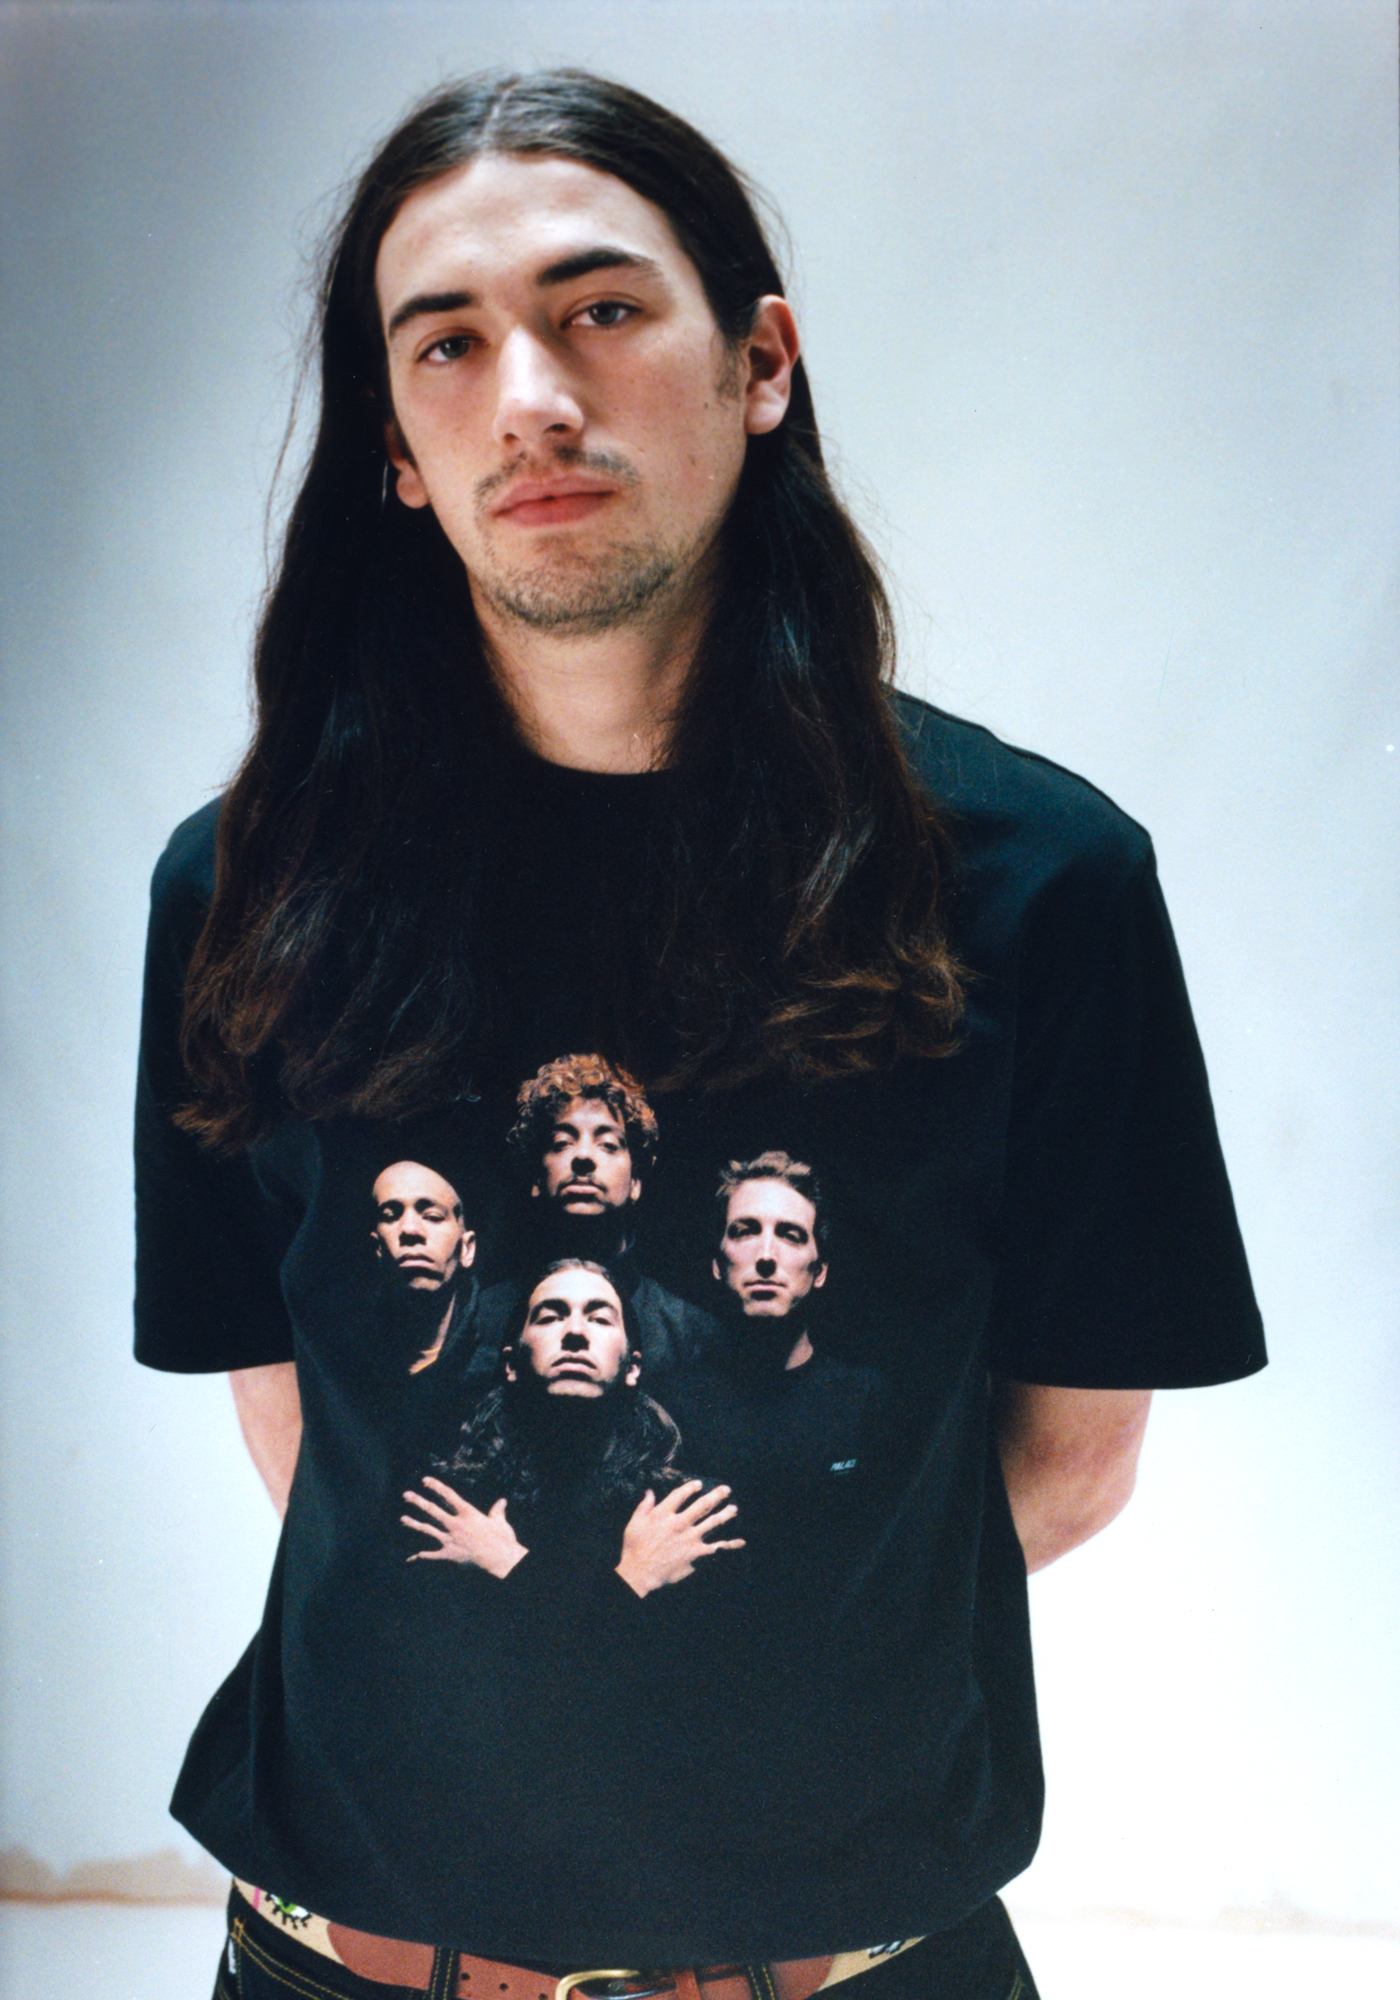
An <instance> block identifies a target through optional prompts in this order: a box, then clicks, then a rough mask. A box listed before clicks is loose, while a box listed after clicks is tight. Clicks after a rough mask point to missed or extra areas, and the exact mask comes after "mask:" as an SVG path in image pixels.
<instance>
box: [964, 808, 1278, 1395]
mask: <svg viewBox="0 0 1400 2000" xmlns="http://www.w3.org/2000/svg"><path fill="white" fill-rule="evenodd" d="M1052 903H1053V899H1052ZM1073 929H1074V933H1075V936H1076V951H1080V950H1082V947H1083V940H1084V932H1083V928H1082V924H1081V923H1080V922H1079V921H1078V920H1076V923H1075V925H1074V926H1073ZM1053 930H1054V924H1053V909H1052V910H1051V911H1050V912H1049V913H1042V916H1041V920H1040V937H1039V941H1038V943H1037V944H1036V945H1035V947H1034V948H1033V949H1030V950H1028V952H1027V955H1026V959H1025V963H1024V967H1023V978H1024V984H1025V992H1024V994H1023V997H1022V1001H1021V1004H1020V1007H1019V1009H1018V1033H1017V1057H1016V1067H1015V1076H1014V1082H1013V1094H1012V1111H1011V1123H1010V1132H1009V1140H1008V1153H1007V1173H1006V1182H1005V1194H1004V1201H1003V1204H1002V1209H1001V1214H1000V1218H999V1225H998V1230H997V1260H998V1281H997V1290H996V1296H995V1302H994V1308H993V1318H992V1347H991V1352H992V1359H993V1367H994V1369H995V1370H996V1372H998V1373H1000V1374H1004V1375H1008V1376H1011V1377H1013V1378H1015V1379H1018V1380H1021V1381H1027V1382H1040V1383H1048V1384H1055V1385H1060V1386H1063V1387H1071V1388H1119V1389H1153V1388H1161V1389H1166V1388H1185V1387H1190V1386H1195V1385H1204V1384H1207V1383H1212V1382H1224V1381H1230V1380H1233V1379H1235V1378H1236V1377H1239V1376H1242V1375H1248V1374H1251V1373H1253V1372H1254V1370H1256V1369H1258V1368H1262V1367H1263V1366H1264V1362H1265V1353H1264V1342H1263V1332H1262V1328H1261V1325H1260V1319H1259V1312H1258V1308H1257V1306H1256V1304H1255V1301H1254V1293H1253V1289H1252V1286H1251V1284H1250V1278H1249V1270H1248V1266H1247V1263H1246V1260H1245V1253H1244V1246H1243V1244H1242V1243H1241V1241H1240V1234H1239V1228H1238V1225H1237V1222H1236V1219H1235V1209H1234V1202H1233V1199H1232V1197H1231V1193H1230V1185H1229V1181H1228V1179H1227V1177H1226V1171H1225V1163H1224V1160H1223V1158H1222V1156H1221V1151H1220V1142H1219V1138H1218V1135H1217V1132H1216V1125H1215V1115H1214V1112H1213V1110H1212V1106H1211V1099H1210V1089H1209V1085H1208V1083H1207V1080H1206V1070H1205V1063H1204V1060H1203V1058H1202V1055H1201V1048H1200V1043H1199V1041H1198V1039H1197V1035H1196V1030H1195V1026H1194V1023H1193V1021H1192V1018H1191V1009H1190V1005H1189V1002H1188V1000H1187V996H1186V988H1185V983H1184V981H1183V978H1182V972H1181V964H1180V961H1179V958H1178V956H1177V951H1176V945H1175V942H1174V940H1173V937H1172V932H1171V925H1170V922H1169V920H1168V917H1167V912H1166V908H1165V905H1164V903H1163V900H1162V895H1161V890H1160V888H1159V886H1158V882H1157V875H1156V870H1155V866H1154V864H1153V861H1152V856H1151V850H1150V847H1148V848H1146V852H1145V855H1144V856H1143V858H1142V860H1141V862H1140V864H1139V865H1138V866H1137V867H1136V868H1135V869H1134V871H1133V873H1132V875H1131V877H1130V879H1129V881H1128V883H1127V886H1126V888H1124V889H1123V891H1122V893H1121V894H1120V895H1119V897H1118V899H1117V901H1116V903H1115V905H1114V907H1113V908H1112V910H1111V912H1110V914H1109V915H1108V917H1107V919H1106V920H1105V922H1104V923H1103V925H1102V926H1101V928H1100V934H1099V936H1098V938H1097V939H1096V940H1095V943H1094V947H1093V948H1092V949H1091V950H1088V951H1087V952H1085V953H1084V956H1085V957H1086V958H1087V960H1088V963H1087V964H1083V965H1076V966H1074V967H1073V968H1072V975H1071V969H1070V968H1068V967H1067V966H1066V965H1065V964H1064V963H1063V953H1062V952H1061V954H1060V956H1059V957H1058V958H1057V946H1056V943H1055V940H1054V937H1053Z"/></svg>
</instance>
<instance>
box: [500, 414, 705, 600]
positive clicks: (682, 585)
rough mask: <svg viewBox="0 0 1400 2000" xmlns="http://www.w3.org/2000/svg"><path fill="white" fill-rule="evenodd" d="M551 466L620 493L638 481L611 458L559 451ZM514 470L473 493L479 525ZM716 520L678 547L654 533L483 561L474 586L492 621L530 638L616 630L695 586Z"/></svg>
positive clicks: (629, 469)
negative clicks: (573, 469) (602, 481)
mask: <svg viewBox="0 0 1400 2000" xmlns="http://www.w3.org/2000/svg"><path fill="white" fill-rule="evenodd" d="M552 463H553V465H554V466H555V467H556V468H557V467H560V466H564V467H568V466H577V467H578V468H579V469H580V470H583V471H588V472H599V473H603V474H605V475H610V476H612V477H614V478H616V479H617V481H618V483H619V485H620V486H622V487H623V488H624V489H629V488H633V487H635V486H636V485H637V483H638V481H637V475H636V473H635V471H634V470H633V468H632V467H631V466H630V465H629V464H628V462H627V461H626V460H625V459H623V458H620V457H617V456H615V455H614V454H612V453H609V452H585V451H571V450H564V451H561V452H559V453H557V454H556V456H555V457H554V459H553V461H552ZM516 470H517V468H516V467H508V468H506V469H504V470H503V471H501V472H498V473H494V474H493V475H492V476H491V477H490V478H489V479H486V480H483V481H482V483H481V485H480V486H479V487H478V488H477V494H476V503H477V518H478V523H479V525H481V526H482V527H486V526H487V524H488V523H489V521H490V505H491V501H492V499H493V497H494V495H495V494H496V492H497V491H498V490H499V489H500V487H501V486H502V485H504V484H506V483H507V482H508V480H509V479H510V478H512V477H513V476H514V473H515V471H516ZM722 518H723V517H722V516H720V517H718V518H716V519H715V520H713V521H707V522H706V523H705V525H704V527H703V528H702V529H701V530H700V532H699V533H698V534H697V535H696V536H695V537H694V538H693V540H692V541H690V542H689V543H683V544H681V545H679V546H675V545H671V546H668V545H667V544H666V543H665V542H663V541H662V540H661V539H660V538H659V537H658V536H655V535H652V536H647V537H645V538H644V539H642V540H640V541H635V542H625V541H624V542H617V543H614V544H612V545H611V546H609V547H604V548H601V549H596V548H595V549H593V550H588V551H585V550H583V549H578V548H572V549H571V548H569V547H567V546H565V547H555V548H552V549H549V548H546V549H544V550H542V551H541V553H540V555H539V556H538V558H537V559H536V560H535V561H534V562H533V563H531V564H528V565H527V564H524V563H518V564H515V565H514V566H512V567H509V568H491V567H488V566H487V565H486V564H484V563H483V564H482V566H481V567H479V568H478V569H477V570H475V571H474V572H472V577H471V581H472V586H473V589H474V591H475V592H476V593H477V594H478V595H479V596H480V598H481V600H482V602H483V603H484V604H485V605H486V606H487V607H488V608H489V609H490V610H491V611H492V612H493V613H494V614H495V615H496V617H497V618H499V619H501V620H502V621H503V622H505V623H508V624H514V625H522V626H524V627H526V628H527V629H528V630H529V631H532V632H549V633H553V634H554V635H556V636H558V637H573V638H591V637H595V636H596V635H597V634H599V633H602V632H614V631H617V630H618V629H619V628H621V627H623V626H628V625H635V624H637V623H639V622H640V621H642V620H644V619H646V618H649V617H655V616H657V615H659V614H661V613H664V612H665V611H666V610H668V609H669V608H670V607H671V606H672V605H673V604H675V603H676V602H678V601H679V600H680V599H682V598H683V597H684V595H685V593H686V591H687V590H688V589H689V588H691V587H692V586H694V585H696V584H697V583H698V581H699V579H700V577H701V575H702V574H703V572H704V571H705V569H706V568H707V566H708V558H709V556H710V555H711V553H712V551H713V549H714V548H715V545H716V543H717V541H718V537H719V530H720V526H721V522H722Z"/></svg>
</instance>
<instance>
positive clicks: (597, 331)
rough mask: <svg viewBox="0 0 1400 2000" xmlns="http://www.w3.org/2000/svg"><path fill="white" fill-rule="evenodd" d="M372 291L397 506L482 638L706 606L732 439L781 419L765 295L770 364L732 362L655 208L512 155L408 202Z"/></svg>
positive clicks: (740, 447) (608, 185)
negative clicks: (448, 574)
mask: <svg viewBox="0 0 1400 2000" xmlns="http://www.w3.org/2000/svg"><path fill="white" fill-rule="evenodd" d="M376 286H377V292H378V299H379V307H380V313H381V320H382V324H383V326H384V330H385V338H386V341H387V345H388V357H389V383H390V390H391V394H392V398H393V408H394V417H395V419H396V425H395V424H391V425H390V426H389V428H388V445H389V452H390V456H391V458H392V459H393V462H394V464H395V466H396V467H397V468H398V473H399V477H398V495H399V499H400V500H401V501H402V502H403V503H404V504H405V505H407V506H410V507H431V508H432V510H433V512H434V513H435V514H436V516H437V518H438V521H439V523H440V524H441V526H442V529H443V531H444V533H445V534H446V535H447V538H448V540H449V541H450V542H451V543H452V546H453V547H454V549H455V550H456V551H457V554H458V555H459V556H460V557H461V559H462V561H463V563H464V564H465V565H466V569H467V574H468V577H469V578H470V581H471V587H472V593H473V597H474V599H475V602H476V605H477V609H478V612H479V613H480V614H481V615H482V616H483V619H484V622H485V623H486V625H487V628H488V630H490V629H492V626H493V619H494V621H495V624H496V625H497V626H499V624H501V623H507V624H509V623H523V624H526V625H529V626H531V627H534V628H535V629H541V630H549V631H555V632H575V633H577V632H598V631H605V630H608V629H611V628H613V627H615V626H617V625H619V624H625V623H628V622H631V621H632V620H634V619H636V618H639V617H640V616H641V615H642V614H643V613H644V612H646V611H648V610H652V609H656V608H658V607H659V606H661V605H672V606H674V605H675V604H676V603H681V604H683V605H684V604H686V603H688V602H690V601H691V599H692V598H694V599H696V600H697V601H698V599H700V598H702V597H703V596H704V595H705V593H706V591H707V589H708V576H709V557H710V554H711V551H712V549H713V546H714V542H715V537H716V534H717V532H718V529H719V526H720V524H721V522H722V521H723V519H724V517H725V514H726V513H727V512H728V509H729V506H730V502H731V501H732V499H733V497H734V492H735V488H736V486H737V484H738V480H739V474H740V470H741V468H742V466H743V461H744V452H745V449H746V445H747V439H748V436H749V435H750V434H751V433H752V432H756V431H761V430H772V429H774V428H776V426H777V424H778V423H780V422H781V420H782V416H783V413H784V411H785V409H786V406H787V381H788V375H789V373H790V368H791V360H792V358H793V357H794V356H795V354H796V335H795V332H791V331H790V330H791V314H790V313H788V310H787V307H786V306H785V305H784V304H783V302H782V301H781V300H774V301H772V302H771V303H770V302H767V301H765V302H764V304H763V308H762V310H763V313H764V315H765V317H764V318H763V319H762V321H761V325H762V326H763V327H764V328H766V327H767V326H768V323H769V320H770V319H771V318H772V317H773V315H774V313H775V312H776V313H777V314H778V317H779V318H780V319H781V322H782V323H781V328H780V335H781V337H780V338H779V339H778V340H777V341H776V342H774V341H771V340H770V341H769V342H768V346H770V347H771V348H772V350H773V351H772V354H771V356H770V355H768V354H767V353H766V351H765V348H764V335H763V333H761V332H760V333H759V334H758V335H757V336H756V339H755V340H754V341H751V342H749V343H747V344H746V345H745V346H744V347H743V348H742V349H741V350H740V351H739V352H737V353H736V352H734V351H732V350H731V349H730V348H729V347H728V345H727V344H726V342H725V341H724V339H723V337H722V336H721V334H720V332H719V329H718V327H717V326H716V324H715V320H714V316H713V314H712V313H711V311H710V307H709V302H708V301H707V299H706V297H705V293H704V289H703V287H702V285H701V283H700V278H699V274H698V273H697V271H696V269H695V267H694V265H693V264H692V263H691V261H690V259H689V258H688V257H687V256H686V254H685V253H684V251H683V250H682V249H681V248H680V246H679V244H678V243H677V241H676V238H675V236H674V235H673V233H672V230H671V226H670V224H669V222H668V221H667V219H666V217H665V216H664V215H663V214H662V212H661V210H660V209H658V208H656V207H654V206H653V205H652V203H650V202H649V201H646V200H645V199H644V198H643V197H642V196H641V195H639V194H637V193H635V192H634V190H633V189H631V188H630V187H628V186H627V185H626V183H625V182H623V181H620V180H617V179H615V178H614V177H613V176H612V175H611V174H605V173H599V172H598V171H596V170H595V169H594V168H592V167H587V166H584V165H582V164H581V163H579V162H578V161H574V160H565V159H559V158H555V157H553V156H528V155H511V154H505V155H492V154H486V155H483V156H482V157H480V158H477V159H475V160H472V161H470V162H468V164H467V165H465V166H462V167H457V168H454V169H453V170H452V171H450V172H449V173H447V174H444V175H443V176H442V177H441V178H440V179H439V180H436V181H432V182H429V183H428V184H427V185H426V186H425V187H422V188H418V189H416V190H415V191H414V192H413V193H412V194H410V195H409V196H408V198H407V200H406V201H405V202H404V203H403V205H402V207H401V208H400V209H399V211H398V213H397V215H396V216H395V218H394V220H393V222H392V223H391V224H390V226H389V228H388V230H387V231H386V232H385V235H384V238H383V241H382V242H381V244H380V247H379V256H378V261H377V264H376ZM784 342H786V343H787V346H785V345H784ZM789 347H790V353H789V352H788V348H789ZM755 353H756V354H757V357H758V358H757V361H755V360H754V359H753V355H754V354H755Z"/></svg>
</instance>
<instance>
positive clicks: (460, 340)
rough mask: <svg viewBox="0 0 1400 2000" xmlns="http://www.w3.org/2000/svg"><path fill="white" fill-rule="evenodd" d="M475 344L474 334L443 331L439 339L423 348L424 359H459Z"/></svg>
mask: <svg viewBox="0 0 1400 2000" xmlns="http://www.w3.org/2000/svg"><path fill="white" fill-rule="evenodd" d="M474 344H475V336H474V335H472V334H470V333H445V334H444V335H443V336H442V339H441V340H435V341H434V342H433V344H432V346H431V347H429V348H427V349H425V351H424V354H423V359H424V360H425V361H460V360H461V359H462V357H463V355H465V354H467V353H469V352H470V350H471V348H472V347H473V345H474Z"/></svg>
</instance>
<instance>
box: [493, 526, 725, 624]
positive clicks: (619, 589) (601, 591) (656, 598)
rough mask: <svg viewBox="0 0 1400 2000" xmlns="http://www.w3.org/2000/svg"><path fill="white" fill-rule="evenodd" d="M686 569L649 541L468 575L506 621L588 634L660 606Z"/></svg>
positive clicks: (673, 554)
mask: <svg viewBox="0 0 1400 2000" xmlns="http://www.w3.org/2000/svg"><path fill="white" fill-rule="evenodd" d="M688 567H689V566H688V565H687V563H686V562H685V560H684V557H683V556H682V555H681V554H678V553H677V552H676V551H675V550H673V549H667V548H665V547H664V546H663V545H662V544H661V543H660V542H659V541H655V540H652V541H646V542H638V543H628V544H625V545H624V546H622V547H621V548H613V549H608V550H606V551H604V553H603V554H602V555H594V556H584V555H582V554H575V555H573V556H572V557H567V556H564V555H563V554H562V553H561V554H558V555H556V556H555V557H554V558H553V559H552V560H551V561H549V562H548V563H543V564H540V565H538V566H536V567H532V568H526V567H524V566H523V565H521V566H519V567H517V568H515V569H509V570H502V571H498V572H496V573H494V574H489V575H483V574H481V573H478V574H477V575H476V576H475V577H474V578H473V579H472V580H473V582H474V583H475V585H476V587H477V590H478V591H479V592H480V594H481V597H482V599H483V601H484V602H485V603H486V604H487V605H488V606H489V607H490V609H491V610H492V611H493V612H494V613H495V615H496V616H497V617H498V618H499V619H501V620H503V621H504V622H505V623H507V624H512V625H523V626H525V627H526V628H527V629H528V630H530V631H532V632H550V633H554V634H555V635H556V636H559V637H577V638H590V637H593V636H595V635H596V634H598V633H600V632H614V631H616V630H617V629H618V628H619V627H621V626H625V625H634V624H636V623H638V622H639V621H640V620H641V619H643V618H646V617H648V616H649V615H652V614H653V613H655V612H656V611H658V610H660V609H661V608H662V607H663V606H664V605H665V604H666V603H667V601H668V600H669V599H670V598H671V596H672V595H673V593H675V591H676V586H677V582H678V579H680V578H682V577H683V576H684V575H685V574H686V572H687V569H688Z"/></svg>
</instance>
